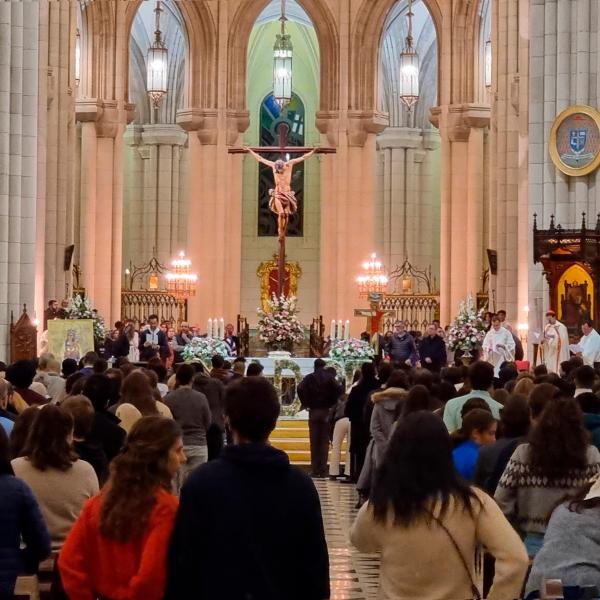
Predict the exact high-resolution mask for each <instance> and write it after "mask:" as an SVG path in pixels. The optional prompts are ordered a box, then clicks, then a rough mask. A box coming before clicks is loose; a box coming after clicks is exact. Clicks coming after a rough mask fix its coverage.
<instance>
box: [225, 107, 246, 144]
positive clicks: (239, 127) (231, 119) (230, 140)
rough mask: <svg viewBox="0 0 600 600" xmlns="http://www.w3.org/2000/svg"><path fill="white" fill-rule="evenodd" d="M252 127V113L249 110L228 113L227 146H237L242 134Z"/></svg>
mask: <svg viewBox="0 0 600 600" xmlns="http://www.w3.org/2000/svg"><path fill="white" fill-rule="evenodd" d="M249 126H250V113H249V112H248V111H247V110H229V111H227V145H228V146H235V145H236V144H237V143H238V140H239V137H240V134H242V133H244V131H246V129H248V127H249Z"/></svg>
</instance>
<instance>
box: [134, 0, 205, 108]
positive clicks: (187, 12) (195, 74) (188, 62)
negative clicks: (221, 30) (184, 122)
mask: <svg viewBox="0 0 600 600" xmlns="http://www.w3.org/2000/svg"><path fill="white" fill-rule="evenodd" d="M142 1H143V0H131V1H130V2H127V7H126V9H125V10H126V13H125V31H126V33H127V36H128V37H127V39H129V35H130V34H131V28H132V26H133V21H134V18H135V15H136V13H137V11H138V8H139V6H140V4H141V2H142ZM177 7H178V8H179V11H180V13H181V15H182V17H183V24H184V27H183V29H184V35H185V37H186V40H187V53H186V57H185V88H184V100H183V106H185V107H191V108H214V107H216V105H217V83H216V77H217V75H216V73H217V64H216V61H217V30H216V25H215V21H214V18H213V15H212V13H211V11H210V9H209V8H208V6H207V4H206V3H205V2H182V1H178V2H177ZM127 64H129V61H127Z"/></svg>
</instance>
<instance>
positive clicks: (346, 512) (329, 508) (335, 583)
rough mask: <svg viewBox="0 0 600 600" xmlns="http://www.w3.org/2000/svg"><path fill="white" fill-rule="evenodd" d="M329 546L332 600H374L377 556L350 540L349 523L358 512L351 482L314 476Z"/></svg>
mask: <svg viewBox="0 0 600 600" xmlns="http://www.w3.org/2000/svg"><path fill="white" fill-rule="evenodd" d="M315 485H316V487H317V490H318V492H319V496H320V498H321V509H322V512H323V522H324V525H325V535H326V537H327V545H328V546H329V563H330V574H331V600H375V599H376V598H377V590H378V587H379V556H378V555H373V554H362V553H360V552H358V551H357V550H356V548H354V546H352V544H351V543H350V537H349V536H350V527H351V526H352V523H353V522H354V518H355V517H356V513H357V512H358V511H357V510H356V509H355V508H354V506H355V504H356V500H357V496H356V491H355V489H354V486H352V485H344V484H341V483H339V482H336V481H328V480H323V481H322V480H316V481H315Z"/></svg>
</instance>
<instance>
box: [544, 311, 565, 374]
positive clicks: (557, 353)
mask: <svg viewBox="0 0 600 600" xmlns="http://www.w3.org/2000/svg"><path fill="white" fill-rule="evenodd" d="M546 318H547V319H548V323H546V326H545V327H544V337H543V338H542V343H541V346H542V352H543V357H544V364H545V365H546V368H547V369H548V373H558V372H559V371H560V363H561V362H564V361H566V360H569V356H570V354H569V332H568V331H567V328H566V326H565V325H564V324H563V323H561V322H560V321H557V320H556V313H555V312H554V311H553V310H549V311H548V312H547V313H546Z"/></svg>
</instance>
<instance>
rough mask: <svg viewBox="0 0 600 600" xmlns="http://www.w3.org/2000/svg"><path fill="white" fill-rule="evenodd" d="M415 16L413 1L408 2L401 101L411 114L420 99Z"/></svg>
mask: <svg viewBox="0 0 600 600" xmlns="http://www.w3.org/2000/svg"><path fill="white" fill-rule="evenodd" d="M413 16H414V13H413V11H412V0H408V15H407V18H408V35H407V36H406V43H405V45H404V50H402V52H401V53H400V100H402V102H403V103H404V105H405V106H406V108H407V109H408V110H409V112H410V110H412V107H413V106H414V105H415V104H416V103H417V100H418V99H419V55H418V54H417V51H416V49H415V48H414V47H413V37H412V18H413Z"/></svg>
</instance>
